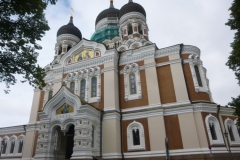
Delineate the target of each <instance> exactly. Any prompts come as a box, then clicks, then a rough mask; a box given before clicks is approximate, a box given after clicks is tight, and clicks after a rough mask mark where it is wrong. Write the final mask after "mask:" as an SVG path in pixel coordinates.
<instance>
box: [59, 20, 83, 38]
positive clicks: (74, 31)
mask: <svg viewBox="0 0 240 160" xmlns="http://www.w3.org/2000/svg"><path fill="white" fill-rule="evenodd" d="M62 34H71V35H74V36H76V37H78V38H79V39H80V40H82V33H81V31H80V30H79V29H78V28H77V27H75V26H74V24H73V17H72V16H71V17H70V21H69V23H68V24H67V25H64V26H62V27H61V28H60V29H59V30H58V32H57V37H58V36H60V35H62Z"/></svg>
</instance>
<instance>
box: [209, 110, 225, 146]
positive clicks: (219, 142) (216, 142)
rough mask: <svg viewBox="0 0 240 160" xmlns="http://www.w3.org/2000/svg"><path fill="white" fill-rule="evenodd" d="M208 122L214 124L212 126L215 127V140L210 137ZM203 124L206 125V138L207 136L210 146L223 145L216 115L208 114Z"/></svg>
mask: <svg viewBox="0 0 240 160" xmlns="http://www.w3.org/2000/svg"><path fill="white" fill-rule="evenodd" d="M209 123H212V124H214V127H215V128H214V129H215V132H216V136H217V140H214V139H213V138H212V134H211V131H210V127H209ZM205 125H206V129H207V133H208V138H209V141H210V144H211V145H212V146H218V145H224V141H223V136H222V131H221V128H220V124H219V121H218V119H217V118H216V117H214V116H213V115H211V114H209V115H208V116H206V118H205Z"/></svg>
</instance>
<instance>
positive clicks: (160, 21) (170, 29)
mask: <svg viewBox="0 0 240 160" xmlns="http://www.w3.org/2000/svg"><path fill="white" fill-rule="evenodd" d="M134 1H135V2H137V3H139V4H141V5H142V6H143V7H144V8H145V10H146V13H147V23H148V26H149V29H150V31H149V34H150V40H151V41H152V42H154V43H156V44H157V46H158V47H159V48H164V47H168V46H172V45H175V44H180V43H184V44H188V45H194V46H197V47H199V48H200V49H201V60H202V61H203V66H204V67H205V68H206V69H207V77H208V78H209V80H210V88H211V91H212V95H213V99H214V101H215V102H216V103H218V104H221V105H226V104H227V103H228V102H229V101H231V97H236V96H237V95H238V94H239V86H238V85H237V81H236V80H235V76H234V73H233V72H232V71H231V70H229V69H228V67H227V66H226V65H225V63H226V62H227V57H228V56H229V53H230V52H231V48H230V43H231V42H232V41H233V36H234V32H233V31H231V30H230V28H229V27H228V26H225V23H226V22H227V20H228V18H229V13H230V12H229V11H228V9H229V7H230V6H231V3H232V0H229V1H219V0H211V1H199V0H191V1H176V0H167V1H166V0H148V1H146V0H134ZM127 2H128V0H123V1H114V6H115V8H118V9H120V8H121V7H122V6H123V5H124V4H125V3H127ZM71 7H73V8H74V10H75V13H74V14H73V16H74V24H75V26H77V27H78V28H79V29H80V30H81V32H82V35H83V37H85V38H87V39H90V37H91V34H93V33H94V30H95V20H96V17H97V15H98V14H99V13H100V12H101V11H102V10H104V9H107V8H108V7H109V1H103V0H101V1H99V0H90V1H85V0H67V1H66V0H60V1H58V2H57V5H49V6H48V8H47V10H46V12H45V13H46V19H47V20H48V23H49V26H50V28H51V30H50V31H48V32H46V35H45V36H44V37H43V38H42V41H40V42H39V44H40V45H41V46H42V47H43V49H42V50H41V51H39V53H40V54H39V57H38V63H39V64H40V65H41V66H42V67H44V66H46V65H47V64H49V63H51V61H52V60H53V57H54V46H55V43H56V34H57V31H58V29H59V28H60V27H61V26H63V25H65V24H67V23H68V22H69V17H70V8H71ZM20 77H21V76H18V79H20ZM4 88H5V85H4V84H3V83H2V84H0V101H1V112H0V119H1V121H0V127H5V126H13V125H19V124H26V123H28V120H29V113H30V111H31V105H32V98H33V88H32V87H31V86H29V85H28V84H27V83H24V84H22V83H19V82H18V83H17V84H16V85H15V86H11V93H10V94H8V95H6V94H4V92H3V89H4Z"/></svg>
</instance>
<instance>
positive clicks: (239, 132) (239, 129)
mask: <svg viewBox="0 0 240 160" xmlns="http://www.w3.org/2000/svg"><path fill="white" fill-rule="evenodd" d="M237 130H238V135H239V137H240V127H239V126H237Z"/></svg>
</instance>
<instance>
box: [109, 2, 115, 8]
mask: <svg viewBox="0 0 240 160" xmlns="http://www.w3.org/2000/svg"><path fill="white" fill-rule="evenodd" d="M109 8H114V6H113V0H110V7H109Z"/></svg>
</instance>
